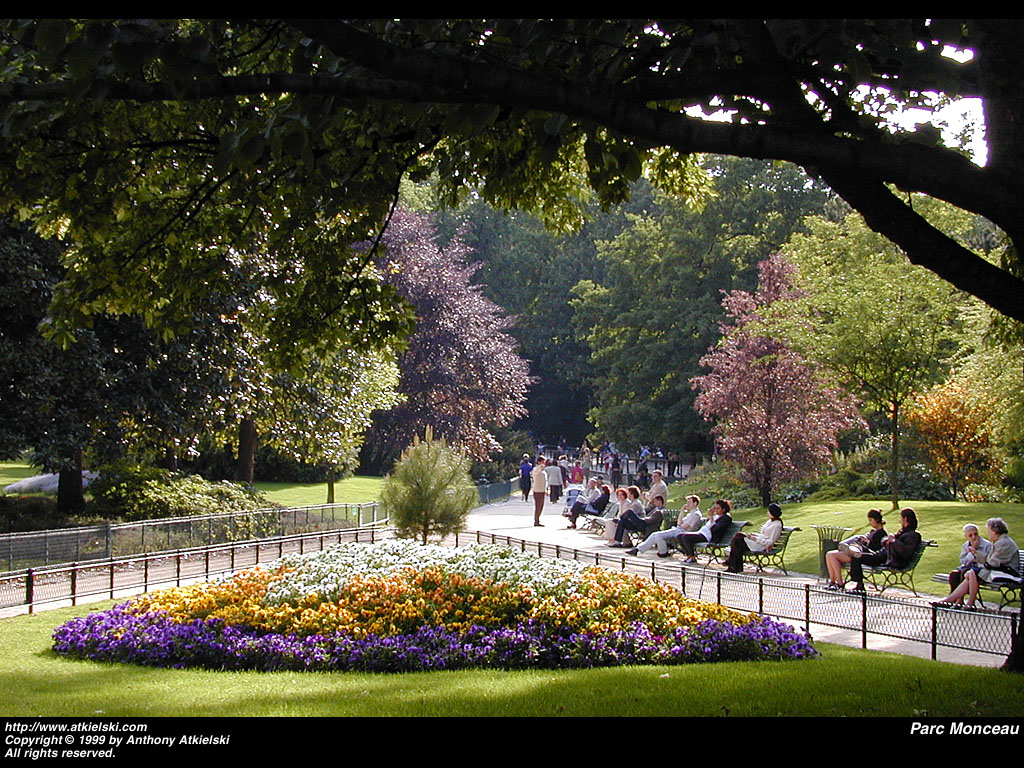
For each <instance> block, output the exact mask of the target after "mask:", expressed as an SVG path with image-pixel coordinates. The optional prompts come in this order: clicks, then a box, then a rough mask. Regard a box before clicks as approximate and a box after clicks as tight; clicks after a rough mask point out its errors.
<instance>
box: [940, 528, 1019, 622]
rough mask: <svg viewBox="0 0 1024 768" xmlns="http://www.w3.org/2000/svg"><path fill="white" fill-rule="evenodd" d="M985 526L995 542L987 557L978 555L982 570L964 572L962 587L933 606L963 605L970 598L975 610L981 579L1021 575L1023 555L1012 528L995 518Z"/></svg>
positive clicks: (968, 603)
mask: <svg viewBox="0 0 1024 768" xmlns="http://www.w3.org/2000/svg"><path fill="white" fill-rule="evenodd" d="M985 527H986V528H987V529H988V540H989V541H991V542H992V550H991V551H990V552H989V553H988V554H987V555H986V554H980V553H979V554H976V555H975V557H976V561H977V563H978V565H979V566H980V567H979V568H978V570H973V569H972V570H969V571H967V572H965V573H964V580H963V581H962V582H960V586H958V587H957V588H956V589H954V590H953V591H952V592H950V593H949V594H948V595H946V597H945V598H944V599H943V600H937V601H936V602H934V603H932V605H945V604H950V603H951V604H959V603H961V602H963V599H964V597H965V596H966V597H967V608H969V609H973V608H974V602H975V600H977V599H978V588H979V580H981V581H989V580H990V579H992V577H993V576H995V577H998V576H999V574H1000V573H1003V574H1008V575H1010V576H1020V574H1019V573H1017V567H1018V563H1019V562H1020V556H1019V555H1018V554H1017V542H1015V541H1014V540H1013V539H1011V538H1010V529H1009V528H1007V527H1006V522H1005V521H1004V520H1003V518H1001V517H993V518H991V519H990V520H989V521H988V522H987V523H985Z"/></svg>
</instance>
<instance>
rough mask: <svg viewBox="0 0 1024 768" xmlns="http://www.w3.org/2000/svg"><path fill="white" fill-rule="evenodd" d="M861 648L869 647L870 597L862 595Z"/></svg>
mask: <svg viewBox="0 0 1024 768" xmlns="http://www.w3.org/2000/svg"><path fill="white" fill-rule="evenodd" d="M860 647H861V648H865V649H866V648H867V647H868V595H867V593H866V592H861V594H860Z"/></svg>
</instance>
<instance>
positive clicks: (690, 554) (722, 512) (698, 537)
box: [679, 499, 732, 563]
mask: <svg viewBox="0 0 1024 768" xmlns="http://www.w3.org/2000/svg"><path fill="white" fill-rule="evenodd" d="M731 511H732V503H731V502H728V501H726V500H725V499H719V500H718V501H716V502H715V503H714V504H712V505H711V509H709V510H708V521H707V522H706V523H705V524H704V527H703V528H701V529H700V530H699V531H697V532H696V533H684V534H683V535H682V536H680V537H679V544H680V546H681V547H682V548H683V552H684V553H685V554H686V562H688V563H696V562H697V556H696V551H695V550H694V547H695V546H696V545H697V544H705V543H707V542H710V541H721V540H722V537H723V536H724V535H725V532H726V531H727V530H729V526H730V525H732V516H731V515H730V514H729V513H730V512H731Z"/></svg>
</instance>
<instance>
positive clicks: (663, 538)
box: [626, 496, 701, 557]
mask: <svg viewBox="0 0 1024 768" xmlns="http://www.w3.org/2000/svg"><path fill="white" fill-rule="evenodd" d="M700 520H701V513H700V496H687V497H686V503H685V504H683V508H682V509H681V510H680V511H679V523H678V525H676V527H675V528H669V529H668V530H667V531H655V532H654V533H652V534H651V535H650V536H648V537H647V538H646V539H645V540H644V542H643V544H641V545H640V546H638V547H636V548H635V549H631V550H629V551H628V552H626V554H627V555H642V554H643V553H644V552H646V551H647V550H649V549H652V548H653V547H657V548H658V557H668V556H669V551H668V544H669V542H670V541H672V540H673V539H675V537H676V536H678V535H680V534H682V533H692V532H694V531H696V530H697V529H698V528H700Z"/></svg>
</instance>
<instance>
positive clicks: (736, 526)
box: [711, 520, 750, 544]
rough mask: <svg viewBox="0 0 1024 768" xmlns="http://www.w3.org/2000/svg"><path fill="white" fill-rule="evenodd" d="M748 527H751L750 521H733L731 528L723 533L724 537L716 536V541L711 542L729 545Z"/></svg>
mask: <svg viewBox="0 0 1024 768" xmlns="http://www.w3.org/2000/svg"><path fill="white" fill-rule="evenodd" d="M748 525H750V521H749V520H733V521H732V523H730V524H729V527H728V528H726V529H725V531H723V532H722V535H721V536H716V537H715V538H714V539H712V540H711V543H712V544H728V543H729V542H730V541H732V537H733V536H735V535H736V534H737V533H739V532H740V531H742V530H743V529H744V528H746V527H747V526H748Z"/></svg>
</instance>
